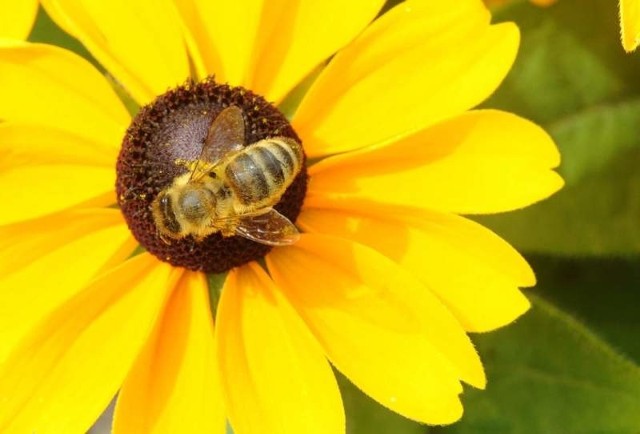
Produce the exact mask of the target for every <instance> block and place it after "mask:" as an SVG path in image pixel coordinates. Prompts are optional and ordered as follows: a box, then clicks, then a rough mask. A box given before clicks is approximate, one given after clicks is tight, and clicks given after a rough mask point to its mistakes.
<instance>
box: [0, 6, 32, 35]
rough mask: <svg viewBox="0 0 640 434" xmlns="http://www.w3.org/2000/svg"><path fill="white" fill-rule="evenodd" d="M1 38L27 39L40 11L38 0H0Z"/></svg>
mask: <svg viewBox="0 0 640 434" xmlns="http://www.w3.org/2000/svg"><path fill="white" fill-rule="evenodd" d="M0 11H2V13H0V38H16V39H26V38H27V36H29V32H31V27H32V26H33V22H34V21H35V19H36V13H37V12H38V1H37V0H20V1H14V0H0Z"/></svg>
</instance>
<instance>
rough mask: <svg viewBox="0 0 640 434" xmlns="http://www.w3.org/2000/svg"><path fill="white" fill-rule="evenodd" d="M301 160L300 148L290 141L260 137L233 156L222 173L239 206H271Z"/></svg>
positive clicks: (290, 179) (295, 172) (300, 163)
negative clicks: (257, 140) (240, 204)
mask: <svg viewBox="0 0 640 434" xmlns="http://www.w3.org/2000/svg"><path fill="white" fill-rule="evenodd" d="M302 159H303V154H302V149H301V147H300V145H299V144H298V143H297V142H295V141H293V140H290V139H284V138H279V137H276V138H272V139H266V140H261V141H259V142H257V143H254V144H253V145H250V146H248V147H246V148H245V149H244V150H242V151H241V152H239V153H238V154H237V155H235V156H234V157H233V158H232V159H231V161H230V162H229V163H228V164H227V166H226V168H225V175H226V178H227V180H228V181H229V184H230V187H231V188H232V189H233V190H234V192H235V194H236V197H237V198H238V200H239V201H240V202H241V203H242V204H243V205H247V206H249V205H252V206H256V205H272V204H275V203H276V202H277V201H278V200H279V199H280V196H282V194H283V193H284V191H285V190H286V189H287V187H288V186H289V185H291V183H292V182H293V180H294V179H295V177H296V175H297V174H298V172H299V171H300V168H301V167H302Z"/></svg>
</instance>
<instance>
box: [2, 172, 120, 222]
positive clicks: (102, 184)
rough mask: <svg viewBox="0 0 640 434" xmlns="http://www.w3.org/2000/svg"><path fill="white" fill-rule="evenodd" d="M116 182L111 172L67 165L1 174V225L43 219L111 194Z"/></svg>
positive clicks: (113, 173)
mask: <svg viewBox="0 0 640 434" xmlns="http://www.w3.org/2000/svg"><path fill="white" fill-rule="evenodd" d="M115 178H116V174H115V170H114V169H113V168H97V167H90V166H75V165H69V164H58V165H29V166H18V167H15V168H11V169H8V170H6V171H3V172H0V185H2V188H1V189H0V203H2V206H3V210H2V213H0V225H6V224H10V223H15V222H18V221H21V220H27V219H32V218H37V217H42V216H44V215H47V214H50V213H53V212H56V211H60V210H64V209H67V208H70V207H72V206H74V205H78V204H80V203H82V202H86V201H88V200H91V199H93V198H95V197H96V196H100V195H102V194H104V193H105V192H109V191H112V190H113V185H114V184H115ZM16 192H19V193H18V194H17V193H16ZM114 198H115V195H114ZM114 200H115V199H114Z"/></svg>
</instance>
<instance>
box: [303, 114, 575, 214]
mask: <svg viewBox="0 0 640 434" xmlns="http://www.w3.org/2000/svg"><path fill="white" fill-rule="evenodd" d="M559 159H560V157H559V154H558V150H557V148H556V147H555V144H554V143H553V140H552V139H551V138H550V137H549V135H548V134H546V133H545V132H544V130H542V129H541V128H540V127H538V126H537V125H535V124H533V123H531V122H529V121H526V120H524V119H522V118H519V117H517V116H515V115H512V114H510V113H506V112H500V111H495V110H480V111H471V112H468V113H465V114H463V115H461V116H458V117H455V118H452V119H450V120H447V121H445V122H442V123H440V124H438V125H436V126H434V127H432V128H428V129H426V130H423V131H420V132H418V133H416V134H413V135H410V136H407V137H405V138H402V139H400V140H398V141H396V142H391V143H389V144H387V145H384V144H383V145H380V146H375V147H371V148H368V149H363V150H360V151H356V152H353V153H348V154H344V155H339V156H336V157H331V158H328V159H326V160H324V161H321V162H320V163H318V164H317V165H315V166H313V167H312V168H311V170H310V175H311V180H310V183H309V190H308V194H307V198H306V201H305V205H306V206H308V207H312V208H340V209H355V210H358V209H363V207H367V208H376V209H377V210H378V211H379V212H381V213H388V212H390V211H389V207H409V208H413V209H423V210H429V209H432V210H439V211H445V212H453V213H459V214H483V213H495V212H502V211H509V210H513V209H517V208H521V207H524V206H527V205H529V204H531V203H534V202H536V201H539V200H541V199H544V198H546V197H548V196H550V195H551V194H553V193H554V192H556V191H557V190H558V189H560V188H561V187H562V185H563V182H562V179H561V178H560V177H559V176H558V175H557V174H556V173H555V172H553V171H552V170H551V168H553V167H556V166H557V165H558V163H559Z"/></svg>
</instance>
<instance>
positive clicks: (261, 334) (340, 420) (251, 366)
mask: <svg viewBox="0 0 640 434" xmlns="http://www.w3.org/2000/svg"><path fill="white" fill-rule="evenodd" d="M278 295H279V294H276V289H275V287H274V285H273V283H272V282H271V281H270V279H269V277H268V276H267V275H266V273H265V272H264V271H263V270H262V269H261V268H260V267H259V266H257V265H256V264H250V265H249V266H245V267H241V268H237V269H234V270H232V271H231V272H230V273H229V275H228V277H227V280H226V281H225V285H224V288H223V290H222V297H221V300H220V304H219V306H218V321H217V329H216V338H217V342H218V359H219V360H220V370H221V372H220V378H221V379H222V385H223V389H224V392H225V400H226V404H227V410H228V413H229V419H230V421H231V424H232V426H233V429H234V431H235V432H238V433H243V434H262V433H269V434H287V433H309V434H314V433H317V434H325V433H326V434H339V433H343V432H344V424H345V421H344V414H343V410H342V401H341V399H340V394H339V391H338V386H337V384H336V381H335V378H334V376H333V372H332V371H331V368H330V367H329V364H328V362H327V360H326V359H325V358H324V355H323V354H322V350H321V349H320V347H319V346H318V344H317V342H315V341H314V340H313V338H312V336H311V335H310V334H309V332H308V330H306V329H305V328H304V325H303V324H302V323H301V321H300V319H299V318H298V317H297V316H296V315H295V313H294V312H292V309H291V308H290V307H289V306H288V305H287V304H286V303H285V302H284V301H283V300H282V298H281V297H278Z"/></svg>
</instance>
